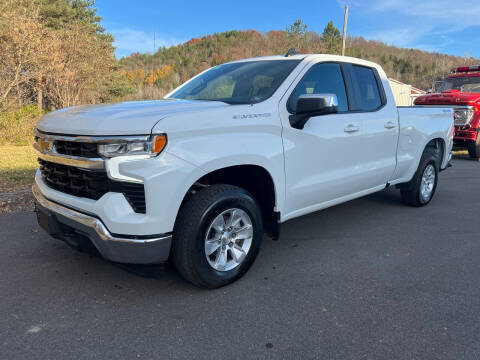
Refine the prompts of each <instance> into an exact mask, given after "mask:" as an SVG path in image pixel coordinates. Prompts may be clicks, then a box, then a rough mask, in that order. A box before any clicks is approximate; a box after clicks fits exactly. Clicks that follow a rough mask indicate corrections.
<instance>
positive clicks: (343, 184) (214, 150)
mask: <svg viewBox="0 0 480 360" xmlns="http://www.w3.org/2000/svg"><path fill="white" fill-rule="evenodd" d="M296 57H297V58H299V59H303V61H302V62H300V64H299V65H298V66H297V68H296V69H294V70H293V72H292V73H291V74H290V75H289V76H288V77H287V79H286V80H285V81H284V83H283V84H282V85H281V86H280V87H279V88H278V89H277V91H276V92H275V93H274V95H273V96H272V97H271V98H270V99H268V100H266V101H264V102H262V103H259V104H255V105H227V104H224V103H220V102H205V101H183V100H159V101H148V102H131V103H119V104H112V105H92V106H82V107H74V108H70V109H65V110H60V111H57V112H54V113H51V114H48V115H47V116H45V117H44V118H43V119H42V120H41V121H40V122H39V124H38V128H39V130H41V131H45V132H50V133H57V134H70V135H103V136H105V135H136V134H149V133H166V134H167V136H168V144H167V147H166V149H165V150H164V151H163V152H162V153H161V154H160V155H159V156H158V157H156V158H153V159H136V160H132V159H131V160H129V159H128V158H125V159H121V160H118V159H117V160H115V161H110V160H107V161H110V163H109V164H108V165H107V169H108V171H109V175H110V176H111V177H115V176H119V174H120V175H123V176H127V177H131V178H135V179H138V180H140V181H142V182H143V183H144V184H145V191H146V202H147V213H146V214H137V213H135V212H133V210H132V208H131V206H130V205H129V203H128V202H127V201H126V200H125V198H124V197H123V195H121V194H116V193H108V194H105V195H104V196H103V197H102V198H101V199H99V200H98V201H94V200H90V199H84V198H78V197H74V196H71V195H67V194H64V193H61V192H58V191H55V190H53V189H50V188H48V187H47V186H46V185H45V184H44V183H43V182H42V180H41V177H40V175H39V173H38V172H37V176H36V182H37V184H38V185H39V187H40V190H41V191H42V193H43V194H44V196H45V197H47V198H48V199H51V200H53V201H56V202H58V203H60V204H64V205H67V206H70V207H72V208H74V209H77V210H80V211H84V212H87V213H90V214H94V215H96V216H97V217H99V218H100V219H101V220H102V221H103V222H104V223H105V225H106V226H107V228H108V229H109V230H110V231H111V232H112V233H117V234H128V235H149V234H161V233H167V232H171V231H172V230H173V226H174V223H175V219H176V216H177V213H178V211H179V208H180V205H181V202H182V200H183V198H184V196H185V194H186V193H187V191H188V189H189V188H190V187H191V186H192V185H193V184H194V183H195V182H196V181H197V180H198V179H200V178H201V177H202V176H204V175H205V174H207V173H209V172H211V171H214V170H218V169H222V168H225V167H229V166H235V165H245V164H248V165H257V166H261V167H263V168H264V169H266V170H267V171H268V173H269V174H270V175H271V177H272V180H273V183H274V186H275V189H274V190H275V196H276V199H275V201H276V204H275V209H276V211H279V212H280V214H281V221H286V220H288V219H291V218H294V217H297V216H301V215H304V214H307V213H310V212H313V211H316V210H319V209H322V208H326V207H329V206H332V205H335V204H338V203H341V202H344V201H348V200H351V199H354V198H356V197H359V196H363V195H367V194H370V193H372V192H375V191H378V190H381V189H383V188H385V186H386V184H387V183H390V184H396V183H402V182H407V181H409V180H410V179H411V178H412V177H413V174H414V172H415V170H416V168H417V167H418V163H419V161H420V157H421V154H422V152H423V150H424V148H425V146H426V144H427V143H428V142H429V141H430V140H432V139H434V138H440V139H442V140H443V141H444V142H445V144H446V146H445V156H444V162H443V164H442V168H444V167H446V165H447V162H448V155H449V153H450V151H451V147H452V138H451V136H452V127H453V112H452V111H451V110H448V109H444V108H438V107H437V108H420V107H419V108H415V107H414V108H400V109H398V110H397V107H396V106H395V101H394V99H393V94H392V92H391V90H390V87H389V83H388V80H387V77H386V75H385V73H384V72H383V70H382V69H381V68H380V66H378V65H376V64H373V63H370V62H366V61H363V60H359V59H353V58H348V57H339V56H331V55H309V56H296ZM265 59H266V60H272V59H282V57H273V58H272V57H268V58H265ZM256 60H258V59H256ZM325 61H336V62H349V63H355V64H360V65H365V66H369V67H374V68H376V69H377V71H378V72H379V74H380V77H381V81H382V83H383V86H384V88H385V91H386V96H387V104H386V105H385V106H384V107H383V108H382V109H380V110H379V111H376V112H368V113H346V114H333V115H327V116H322V117H317V118H312V119H310V120H309V121H308V122H307V124H306V126H305V128H304V129H303V130H297V129H293V128H292V127H291V126H290V123H289V120H288V115H289V114H288V112H287V110H286V101H287V100H288V97H289V96H290V93H291V91H292V90H293V89H294V88H295V86H296V84H297V83H298V81H299V80H300V79H301V77H302V75H303V74H304V73H305V72H306V71H308V69H309V68H310V67H311V66H313V65H314V64H317V63H319V62H325ZM387 122H393V123H394V124H395V127H393V128H390V129H387V128H385V126H384V125H385V124H386V123H387ZM351 123H354V124H357V125H358V126H359V128H360V129H359V131H358V132H357V133H355V134H347V133H345V132H344V128H345V127H346V126H347V125H348V124H351ZM397 148H398V149H397Z"/></svg>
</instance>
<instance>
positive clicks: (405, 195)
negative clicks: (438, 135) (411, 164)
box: [400, 148, 440, 207]
mask: <svg viewBox="0 0 480 360" xmlns="http://www.w3.org/2000/svg"><path fill="white" fill-rule="evenodd" d="M439 154H440V152H439V151H438V149H434V148H427V149H425V152H424V153H423V155H422V158H421V160H420V164H419V165H418V169H417V171H416V173H415V175H414V176H413V178H412V180H410V182H408V183H407V184H404V185H403V186H402V188H401V190H400V192H401V195H402V200H403V202H404V203H405V204H407V205H410V206H415V207H421V206H425V205H427V204H428V203H430V201H431V200H432V199H433V196H434V195H435V190H436V189H437V184H438V170H439V168H440V158H439ZM429 165H432V166H433V168H434V171H435V182H434V185H433V190H432V192H431V195H430V197H429V198H428V199H424V198H423V197H422V195H421V189H420V188H421V183H422V176H423V174H424V171H425V169H426V168H427V167H428V166H429Z"/></svg>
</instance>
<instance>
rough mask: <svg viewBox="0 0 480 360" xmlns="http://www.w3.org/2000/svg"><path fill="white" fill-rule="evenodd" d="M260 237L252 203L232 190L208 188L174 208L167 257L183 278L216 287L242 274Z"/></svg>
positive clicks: (243, 193) (258, 213) (254, 254)
mask: <svg viewBox="0 0 480 360" xmlns="http://www.w3.org/2000/svg"><path fill="white" fill-rule="evenodd" d="M262 239H263V225H262V217H261V211H260V208H259V206H258V205H257V203H256V201H255V199H254V198H253V197H252V196H251V195H250V194H249V193H248V192H246V191H245V190H243V189H241V188H239V187H236V186H231V185H212V186H210V187H207V188H204V189H202V190H200V191H199V192H198V193H197V194H195V195H193V196H192V197H191V198H190V199H188V200H187V202H186V203H185V204H184V205H183V206H182V208H181V209H180V213H179V215H178V218H177V221H176V223H175V229H174V233H173V249H172V259H173V262H174V264H175V267H176V268H177V270H178V272H179V273H180V274H181V275H182V277H183V278H184V279H185V280H187V281H189V282H191V283H193V284H194V285H197V286H199V287H206V288H218V287H221V286H225V285H227V284H230V283H232V282H234V281H236V280H237V279H239V278H240V277H242V276H243V275H244V274H245V273H246V272H247V271H248V269H249V268H250V266H251V265H252V264H253V262H254V260H255V258H256V257H257V254H258V252H259V250H260V246H261V243H262Z"/></svg>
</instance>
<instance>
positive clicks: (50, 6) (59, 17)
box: [34, 0, 105, 34]
mask: <svg viewBox="0 0 480 360" xmlns="http://www.w3.org/2000/svg"><path fill="white" fill-rule="evenodd" d="M34 1H35V2H36V3H37V5H38V7H39V9H40V17H41V18H42V22H43V23H44V24H45V26H47V27H49V28H52V29H55V30H59V29H64V28H66V27H68V26H69V25H70V24H72V23H75V22H82V23H84V24H87V25H90V26H91V27H92V28H93V29H95V31H96V32H97V33H99V34H100V33H103V32H104V30H105V29H104V28H103V27H102V26H101V25H100V21H101V20H102V17H101V16H98V15H97V14H96V13H97V9H96V8H94V7H93V6H94V5H95V0H34Z"/></svg>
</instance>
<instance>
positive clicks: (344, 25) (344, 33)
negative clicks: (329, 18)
mask: <svg viewBox="0 0 480 360" xmlns="http://www.w3.org/2000/svg"><path fill="white" fill-rule="evenodd" d="M347 22H348V5H345V18H344V19H343V38H342V56H345V39H346V38H347Z"/></svg>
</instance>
